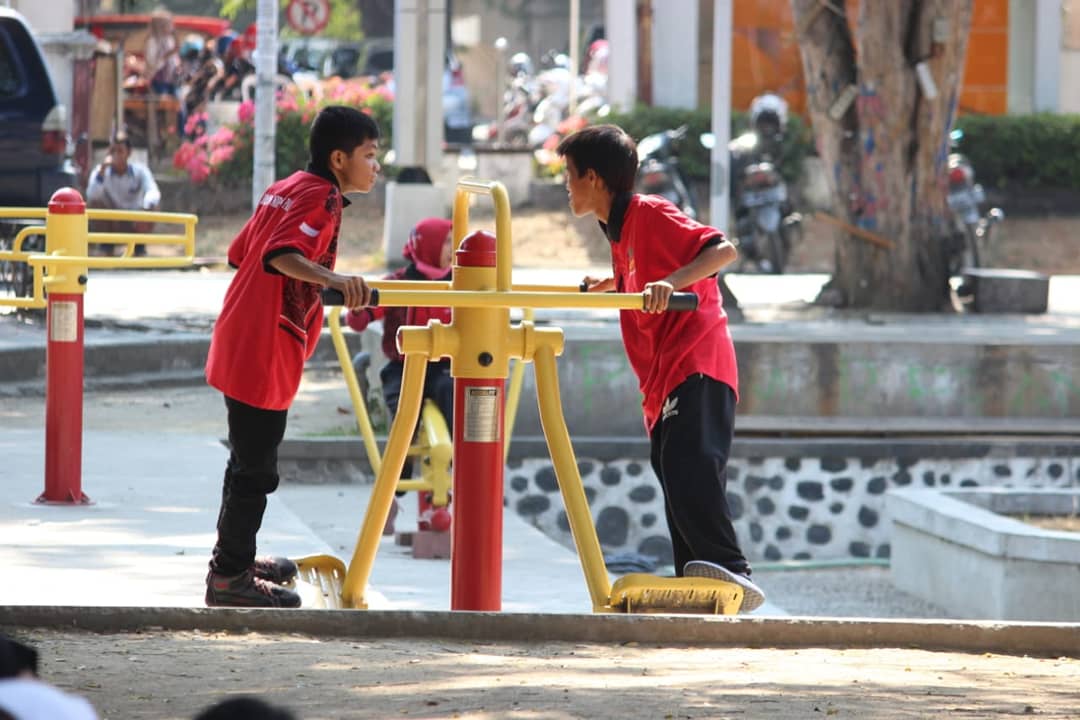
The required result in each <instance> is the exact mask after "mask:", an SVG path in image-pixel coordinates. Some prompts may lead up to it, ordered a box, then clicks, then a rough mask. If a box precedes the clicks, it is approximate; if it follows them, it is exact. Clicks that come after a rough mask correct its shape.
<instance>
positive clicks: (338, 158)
mask: <svg viewBox="0 0 1080 720" xmlns="http://www.w3.org/2000/svg"><path fill="white" fill-rule="evenodd" d="M348 159H349V157H348V156H347V155H346V154H345V151H344V150H331V151H330V167H331V168H333V169H334V170H341V169H342V168H344V167H345V165H347V164H348V163H347V162H346V161H347V160H348Z"/></svg>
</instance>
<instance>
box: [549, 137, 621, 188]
mask: <svg viewBox="0 0 1080 720" xmlns="http://www.w3.org/2000/svg"><path fill="white" fill-rule="evenodd" d="M557 152H558V153H559V155H562V156H563V157H565V158H567V159H568V160H569V161H570V162H572V163H574V169H575V170H577V173H578V175H584V174H585V173H586V172H588V171H589V170H593V171H594V172H596V174H597V175H599V176H600V179H601V180H603V181H604V184H605V185H607V189H608V190H610V191H611V192H613V193H619V192H630V191H631V190H633V189H634V178H635V176H636V175H637V167H638V157H637V145H636V144H635V143H634V140H633V138H631V137H630V136H629V135H627V134H626V131H625V130H623V129H622V128H621V127H619V126H618V125H593V126H592V127H587V128H585V129H584V130H579V131H577V132H576V133H574V134H573V135H568V136H567V137H565V138H563V141H562V142H561V143H559V147H558V150H557Z"/></svg>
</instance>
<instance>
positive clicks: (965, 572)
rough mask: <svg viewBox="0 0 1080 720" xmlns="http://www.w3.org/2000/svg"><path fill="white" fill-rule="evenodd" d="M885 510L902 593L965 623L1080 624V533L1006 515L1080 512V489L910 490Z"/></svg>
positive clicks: (890, 500)
mask: <svg viewBox="0 0 1080 720" xmlns="http://www.w3.org/2000/svg"><path fill="white" fill-rule="evenodd" d="M886 505H887V509H888V513H889V515H890V516H891V518H892V525H893V529H892V578H893V583H894V584H895V585H896V586H897V587H898V588H899V589H901V590H903V591H905V592H908V593H911V594H913V595H916V596H918V597H921V598H923V599H925V600H928V601H930V602H933V603H935V604H937V605H939V606H940V607H942V608H945V609H946V610H948V611H949V612H950V613H952V614H955V615H957V616H961V617H967V618H977V619H991V620H1048V621H1049V620H1052V621H1069V622H1077V621H1080V533H1072V532H1060V531H1053V530H1044V529H1041V528H1038V527H1035V526H1033V525H1029V524H1027V523H1023V522H1020V521H1018V520H1015V519H1013V518H1011V517H1007V516H1006V515H1004V514H1002V513H1009V514H1028V513H1030V514H1041V515H1070V514H1076V513H1077V512H1078V509H1080V489H1076V488H1073V489H1071V490H1067V489H1061V490H1040V491H1037V490H1018V489H1005V488H981V489H978V490H974V489H972V490H964V491H949V492H941V491H935V490H911V489H908V490H898V491H894V492H891V493H889V495H888V496H887V498H886Z"/></svg>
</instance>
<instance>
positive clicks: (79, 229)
mask: <svg viewBox="0 0 1080 720" xmlns="http://www.w3.org/2000/svg"><path fill="white" fill-rule="evenodd" d="M49 216H50V217H49V218H48V219H47V221H46V222H47V225H46V233H47V235H46V246H47V248H49V249H50V250H53V249H60V250H61V251H62V252H64V251H66V252H65V254H69V255H75V254H76V253H78V252H79V248H80V242H81V254H82V255H85V254H86V204H85V203H84V202H83V199H82V197H81V196H80V195H79V193H78V192H76V191H75V190H72V189H71V188H63V189H61V190H57V191H56V192H55V193H54V194H53V196H52V199H51V200H49ZM80 233H81V238H80V237H78V236H79V234H80ZM52 235H60V236H61V237H52ZM72 236H75V237H72ZM72 250H74V252H72ZM82 272H85V270H84V271H82ZM60 274H61V275H65V274H73V275H74V276H75V277H68V278H57V279H60V280H61V282H58V283H56V285H55V286H54V287H55V290H52V291H50V292H49V297H48V321H47V331H48V334H49V340H48V346H47V350H46V356H45V366H46V384H45V492H44V493H42V494H41V496H40V497H38V499H37V501H36V502H39V503H56V504H62V505H74V504H87V503H89V502H90V498H88V497H87V496H86V495H84V494H83V491H82V424H83V293H82V292H79V290H80V289H81V288H82V287H84V286H85V282H86V279H85V275H84V274H82V273H80V271H79V270H78V269H77V268H73V267H70V266H68V267H65V268H64V269H63V270H61V271H60ZM70 290H75V292H64V291H70Z"/></svg>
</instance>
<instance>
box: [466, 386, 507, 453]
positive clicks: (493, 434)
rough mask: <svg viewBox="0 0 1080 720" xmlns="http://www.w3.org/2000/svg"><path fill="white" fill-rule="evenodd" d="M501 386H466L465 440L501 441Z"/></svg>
mask: <svg viewBox="0 0 1080 720" xmlns="http://www.w3.org/2000/svg"><path fill="white" fill-rule="evenodd" d="M499 401H500V398H499V388H494V387H467V388H465V417H464V421H465V431H464V439H465V442H499Z"/></svg>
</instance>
